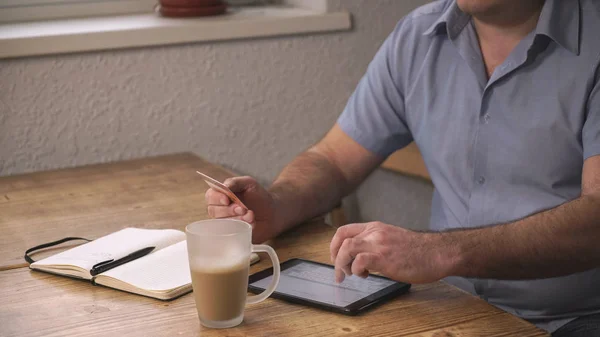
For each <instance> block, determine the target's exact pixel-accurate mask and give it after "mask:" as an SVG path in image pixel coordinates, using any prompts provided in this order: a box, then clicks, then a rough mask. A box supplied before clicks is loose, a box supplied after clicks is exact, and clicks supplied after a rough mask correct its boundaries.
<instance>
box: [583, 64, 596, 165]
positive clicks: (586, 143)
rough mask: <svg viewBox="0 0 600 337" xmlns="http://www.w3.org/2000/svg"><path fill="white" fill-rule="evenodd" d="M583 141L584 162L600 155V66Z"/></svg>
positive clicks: (584, 127)
mask: <svg viewBox="0 0 600 337" xmlns="http://www.w3.org/2000/svg"><path fill="white" fill-rule="evenodd" d="M581 139H582V143H583V159H584V160H586V159H588V158H589V157H593V156H597V155H600V66H599V68H598V70H597V71H596V85H595V86H594V88H593V89H592V92H591V94H590V96H589V99H588V102H587V117H586V120H585V124H583V130H582V133H581Z"/></svg>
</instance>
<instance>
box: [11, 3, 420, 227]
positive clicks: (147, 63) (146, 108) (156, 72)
mask: <svg viewBox="0 0 600 337" xmlns="http://www.w3.org/2000/svg"><path fill="white" fill-rule="evenodd" d="M424 2H426V1H425V0H412V1H398V0H386V1H384V0H377V1H364V0H362V1H361V0H334V1H331V2H330V4H329V6H330V9H332V10H341V9H343V10H347V11H349V12H351V13H352V14H353V16H354V30H353V31H351V32H341V33H334V34H320V35H309V36H293V37H283V38H271V39H256V40H240V41H227V42H221V43H199V44H189V45H181V46H168V47H155V48H143V49H129V50H115V51H105V52H95V53H85V54H73V55H60V56H48V57H36V58H23V59H14V60H0V175H9V174H17V173H23V172H32V171H37V170H45V169H51V168H60V167H68V166H76V165H83V164H89V163H97V162H106V161H113V160H119V159H126V158H134V157H141V156H148V155H157V154H164V153H172V152H181V151H193V152H195V153H197V154H198V155H200V156H202V157H204V158H206V159H208V160H211V161H213V162H216V163H220V164H222V165H224V166H226V167H228V168H231V169H233V170H235V171H237V172H241V173H245V174H251V175H254V176H256V177H258V178H259V179H260V180H261V181H262V182H265V183H266V182H268V181H270V180H271V179H273V178H274V177H275V175H276V174H277V173H278V172H279V171H280V170H281V169H282V168H283V166H284V165H285V164H286V163H287V162H289V161H290V160H291V159H292V158H293V157H294V156H295V155H296V154H298V153H299V152H300V151H302V150H303V149H305V148H306V147H308V146H309V145H311V144H312V143H314V142H315V141H317V140H318V139H319V138H320V137H321V136H322V135H323V134H324V133H325V132H326V131H327V130H328V129H329V128H330V127H331V125H332V124H333V123H334V122H335V120H336V118H337V116H338V115H339V113H340V112H341V111H342V109H343V107H344V105H345V103H346V100H347V98H348V97H349V96H350V94H351V93H352V90H353V89H354V87H355V86H356V84H357V82H358V80H359V79H360V77H361V76H362V74H363V73H364V71H365V69H366V67H367V65H368V62H369V61H370V59H371V58H372V56H373V55H374V53H375V52H376V50H377V48H378V47H379V45H380V44H381V42H382V41H383V39H384V38H385V37H386V35H387V34H388V33H389V32H390V31H391V30H392V29H393V27H394V25H395V24H396V22H397V21H398V20H399V19H400V18H401V17H402V16H403V15H405V14H406V13H407V12H408V11H409V10H411V9H412V8H414V7H416V6H417V5H419V4H422V3H424ZM375 178H376V177H375ZM390 179H396V180H398V182H397V184H396V186H399V188H402V186H407V188H410V189H414V188H420V193H418V194H419V195H420V196H421V197H420V198H417V200H409V201H408V202H411V203H412V204H411V205H409V206H408V207H407V209H410V210H411V213H414V214H413V215H411V217H410V218H409V219H407V220H406V222H410V223H423V221H424V219H426V216H427V214H426V213H427V210H428V206H429V193H430V187H429V186H426V185H423V186H421V185H419V184H417V185H415V184H414V183H413V182H412V181H411V180H410V179H407V178H402V177H393V178H390ZM371 180H372V179H371ZM376 180H377V179H375V182H376ZM370 183H373V182H372V181H371V182H370ZM376 185H377V184H375V185H373V186H376ZM365 187H368V186H365ZM382 188H383V186H382ZM364 191H367V192H368V195H365V194H364V193H363V192H364ZM386 193H388V194H389V193H395V191H385V190H381V189H377V191H373V189H369V188H363V189H361V190H360V191H359V193H358V199H359V200H361V203H362V202H365V203H367V204H370V205H373V207H367V206H365V207H364V209H363V212H362V215H363V217H365V218H373V217H375V218H376V217H377V216H378V215H377V214H367V213H368V212H366V210H370V209H372V210H374V211H375V213H377V212H380V210H379V208H380V205H381V203H380V202H378V201H377V200H378V199H377V197H378V196H381V195H385V194H386ZM387 199H389V198H387ZM361 209H362V208H361ZM403 214H404V213H403ZM392 218H393V217H392Z"/></svg>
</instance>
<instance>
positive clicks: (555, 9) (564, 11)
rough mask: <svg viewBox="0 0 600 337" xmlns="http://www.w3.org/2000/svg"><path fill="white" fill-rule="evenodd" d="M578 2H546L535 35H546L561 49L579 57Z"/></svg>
mask: <svg viewBox="0 0 600 337" xmlns="http://www.w3.org/2000/svg"><path fill="white" fill-rule="evenodd" d="M579 16H580V8H579V1H577V0H546V3H545V4H544V8H542V13H541V14H540V19H539V21H538V24H537V27H536V28H535V32H536V35H546V36H548V37H549V38H551V39H552V40H554V42H556V43H558V44H559V45H560V46H561V47H563V48H565V49H567V50H569V51H571V52H572V53H573V54H576V55H579V33H580V32H579V20H580V17H579Z"/></svg>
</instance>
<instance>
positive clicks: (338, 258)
mask: <svg viewBox="0 0 600 337" xmlns="http://www.w3.org/2000/svg"><path fill="white" fill-rule="evenodd" d="M443 241H444V240H443V238H442V235H441V234H439V233H419V232H414V231H411V230H407V229H404V228H400V227H395V226H391V225H386V224H384V223H381V222H369V223H357V224H351V225H346V226H342V227H340V228H338V230H337V232H336V233H335V235H334V237H333V239H332V241H331V246H330V250H331V261H332V262H334V263H335V278H336V281H337V282H342V281H343V280H344V274H345V275H348V276H349V275H352V274H354V275H358V276H360V277H363V278H364V277H367V276H368V274H369V272H378V273H381V274H383V275H384V276H386V277H389V278H391V279H394V280H397V281H401V282H407V283H428V282H434V281H437V280H440V279H442V278H444V277H446V276H449V271H450V266H451V263H452V258H453V256H454V254H452V252H451V251H452V249H451V248H450V249H448V247H450V245H447V244H445V243H443Z"/></svg>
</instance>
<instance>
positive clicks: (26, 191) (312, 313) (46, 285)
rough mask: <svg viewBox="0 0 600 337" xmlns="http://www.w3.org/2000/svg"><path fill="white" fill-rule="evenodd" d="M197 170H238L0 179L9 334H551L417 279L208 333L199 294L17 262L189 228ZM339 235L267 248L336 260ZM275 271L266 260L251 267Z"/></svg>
mask: <svg viewBox="0 0 600 337" xmlns="http://www.w3.org/2000/svg"><path fill="white" fill-rule="evenodd" d="M195 170H201V171H203V172H206V173H208V174H209V175H211V176H214V177H215V178H217V179H220V180H224V179H225V178H226V177H228V176H230V175H231V173H230V172H228V171H227V170H225V169H223V168H220V167H218V166H215V165H212V164H210V163H208V162H206V161H204V160H202V159H200V158H198V157H195V156H193V155H191V154H178V155H170V156H162V157H156V158H149V159H141V160H133V161H127V162H120V163H113V164H102V165H93V166H87V167H82V168H75V169H67V170H57V171H51V172H42V173H35V174H27V175H21V176H14V177H4V178H0V231H2V236H1V237H0V265H1V266H3V268H4V269H5V270H3V271H0V298H2V305H0V335H2V336H65V335H67V336H112V335H117V336H120V335H127V336H173V335H182V336H198V335H201V336H438V337H439V336H525V337H527V336H547V335H546V334H545V333H544V332H543V331H541V330H539V329H537V328H536V327H534V326H533V325H531V324H529V323H527V322H525V321H523V320H520V319H518V318H516V317H514V316H511V315H510V314H508V313H505V312H503V311H501V310H499V309H497V308H495V307H492V306H490V305H489V304H487V303H486V302H484V301H482V300H480V299H478V298H475V297H473V296H471V295H469V294H467V293H464V292H462V291H460V290H458V289H457V288H454V287H452V286H450V285H447V284H445V283H441V282H437V283H433V284H428V285H418V286H414V287H413V289H412V290H411V292H410V293H409V294H407V295H404V296H401V297H399V298H397V299H395V300H393V301H391V302H389V303H386V304H385V305H383V306H380V307H378V308H375V309H374V310H371V311H369V312H367V313H365V314H364V315H361V316H357V317H348V316H343V315H339V314H334V313H329V312H325V311H321V310H317V309H313V308H308V307H304V306H300V305H293V304H288V303H286V302H283V301H279V300H274V299H268V300H266V301H265V302H262V303H260V304H257V305H253V306H248V308H247V310H246V315H245V319H244V322H243V323H242V325H240V326H238V327H236V328H233V329H227V330H210V329H205V328H203V327H201V326H200V324H199V321H198V318H197V315H196V309H195V306H194V300H193V296H191V295H190V294H188V295H185V296H183V297H181V298H179V299H176V300H173V301H170V302H162V301H158V300H155V299H150V298H145V297H141V296H137V295H133V294H128V293H124V292H120V291H117V290H113V289H108V288H104V287H101V286H93V285H91V284H90V283H89V282H86V281H80V280H74V279H69V278H66V277H59V276H55V275H50V274H45V273H41V272H35V271H30V270H29V269H28V268H17V267H19V266H22V265H23V264H22V254H23V252H24V250H25V249H26V248H28V247H30V246H34V245H37V244H40V243H43V242H47V241H52V240H55V239H58V238H62V237H65V236H74V235H77V236H84V237H89V238H95V237H98V236H102V235H105V234H107V233H110V232H113V231H116V230H118V229H121V228H123V227H127V226H137V227H146V228H176V229H183V228H184V226H185V225H186V224H188V223H190V222H192V221H195V220H199V219H204V218H207V214H206V205H205V203H204V193H205V191H206V188H207V187H206V185H205V184H204V182H203V181H202V180H200V179H198V177H197V175H196V174H195V173H194V172H195ZM334 231H335V229H333V228H332V227H329V226H326V225H325V224H324V223H323V221H322V220H314V221H312V222H311V223H308V224H305V225H302V226H300V227H298V228H296V229H294V230H292V231H290V232H288V233H286V234H284V235H283V236H281V237H279V238H277V239H275V240H272V241H271V242H269V244H271V245H272V246H273V247H274V248H275V249H276V251H277V254H278V255H279V257H280V260H281V261H285V260H287V259H290V258H294V257H301V258H307V259H311V260H315V261H320V262H325V263H327V262H329V261H328V260H329V249H328V247H329V242H330V240H331V237H332V236H333V235H334ZM55 252H56V251H52V253H55ZM40 255H41V254H40ZM36 257H37V256H36ZM268 266H269V262H268V259H263V260H262V261H261V262H260V263H258V264H256V265H254V266H253V267H252V272H256V271H258V270H261V269H264V268H266V267H268ZM11 268H12V269H11Z"/></svg>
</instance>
